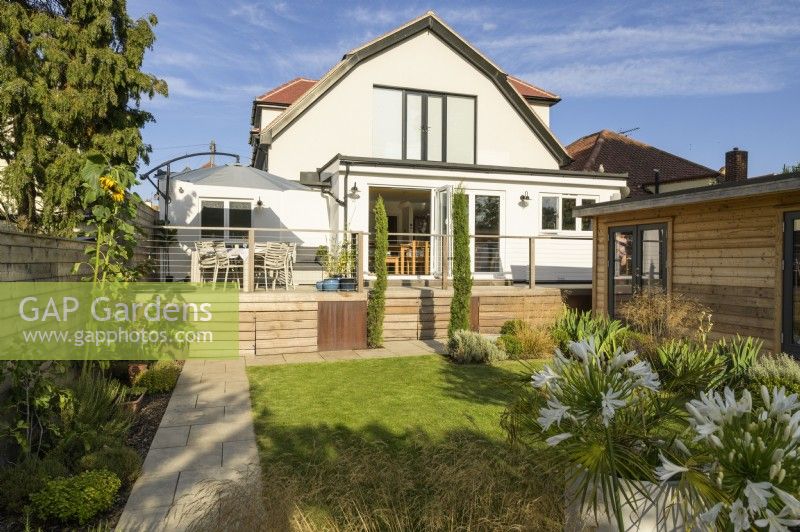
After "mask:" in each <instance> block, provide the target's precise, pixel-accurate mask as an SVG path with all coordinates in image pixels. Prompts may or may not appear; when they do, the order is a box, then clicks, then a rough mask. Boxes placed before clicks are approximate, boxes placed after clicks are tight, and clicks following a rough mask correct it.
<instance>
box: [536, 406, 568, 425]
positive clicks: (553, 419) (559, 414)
mask: <svg viewBox="0 0 800 532" xmlns="http://www.w3.org/2000/svg"><path fill="white" fill-rule="evenodd" d="M568 412H569V407H568V406H565V405H564V404H562V403H561V401H559V400H558V399H548V400H547V406H546V407H544V408H542V409H540V410H539V418H538V419H537V420H536V421H537V422H538V423H539V425H541V426H542V428H543V429H544V430H547V429H549V428H550V427H551V426H552V425H553V423H555V424H556V425H559V424H560V423H561V420H562V419H563V418H564V416H566V415H567V413H568Z"/></svg>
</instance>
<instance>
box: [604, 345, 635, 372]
mask: <svg viewBox="0 0 800 532" xmlns="http://www.w3.org/2000/svg"><path fill="white" fill-rule="evenodd" d="M634 358H636V351H630V352H628V353H623V352H622V349H619V348H618V349H617V351H616V353H614V356H613V357H612V359H611V364H610V367H611V369H612V370H617V369H619V368H621V367H624V366H625V365H626V364H628V362H630V361H631V360H633V359H634ZM639 364H641V362H639ZM637 366H638V364H637Z"/></svg>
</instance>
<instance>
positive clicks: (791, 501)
mask: <svg viewBox="0 0 800 532" xmlns="http://www.w3.org/2000/svg"><path fill="white" fill-rule="evenodd" d="M772 491H774V492H775V495H777V496H778V498H779V499H780V500H781V502H782V503H783V504H784V505H785V506H784V510H785V511H786V512H788V513H789V515H791V516H792V517H800V501H798V500H797V498H796V497H795V496H794V495H792V494H791V493H786V492H785V491H783V490H782V489H780V488H776V487H774V486H773V487H772Z"/></svg>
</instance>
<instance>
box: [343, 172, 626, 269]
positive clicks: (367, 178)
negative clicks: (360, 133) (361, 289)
mask: <svg viewBox="0 0 800 532" xmlns="http://www.w3.org/2000/svg"><path fill="white" fill-rule="evenodd" d="M344 171H345V170H344V168H343V167H342V168H341V169H340V170H339V173H338V174H337V176H335V177H334V182H335V183H336V186H335V187H334V188H335V189H336V190H338V194H339V196H340V197H341V196H342V195H343V194H344V188H343V187H344V184H343V181H344V180H343V176H344ZM348 180H349V186H351V187H352V185H353V183H356V184H357V185H358V189H359V190H360V191H361V194H360V195H361V197H360V198H359V199H357V200H352V199H351V200H350V205H349V212H348V218H349V226H350V230H352V231H364V232H367V231H368V228H369V189H370V187H396V188H404V187H405V188H409V189H416V190H429V191H431V202H432V206H433V207H432V219H433V220H435V219H436V214H437V210H436V209H438V205H436V202H435V199H434V198H435V190H436V189H437V188H440V187H443V186H445V185H452V186H453V187H457V186H459V185H462V186H463V187H464V188H465V190H466V192H467V193H468V194H469V195H470V196H471V199H470V211H472V205H473V204H474V200H472V197H473V196H475V195H497V196H499V197H500V205H501V220H500V234H501V235H506V236H522V237H530V236H536V235H540V234H547V235H552V236H554V237H556V238H552V239H539V240H537V242H536V278H537V280H538V281H567V282H569V281H582V282H588V281H590V280H591V270H592V241H591V237H592V232H591V231H556V232H542V231H541V210H540V207H541V196H542V195H546V194H548V193H551V194H552V193H558V194H561V195H574V196H580V197H587V198H594V199H596V200H597V201H598V202H601V201H609V200H611V198H612V195H613V194H614V193H618V192H619V188H620V186H621V185H620V182H619V180H613V179H595V180H589V179H586V178H576V177H558V176H523V175H514V174H483V173H479V172H465V173H463V174H460V175H459V174H458V173H456V172H450V171H447V172H445V171H426V170H422V169H392V168H379V167H370V168H363V167H351V169H350V174H349V178H348ZM525 192H527V193H528V196H529V197H530V198H531V201H530V202H529V204H528V206H527V207H523V206H522V205H520V196H522V195H523V194H524V193H525ZM343 215H344V211H343V210H342V209H340V210H339V219H338V220H337V222H336V226H337V227H340V228H341V227H342V226H343V225H344V220H343V218H342V217H343ZM470 217H471V221H470V224H472V223H473V220H472V217H473V213H472V212H471V213H470ZM433 220H432V221H433ZM433 229H434V231H432V232H435V227H434V228H433ZM470 232H472V225H471V226H470ZM579 236H582V237H585V239H574V238H569V237H579ZM501 263H502V265H503V273H502V274H500V275H495V274H480V273H477V274H475V277H476V278H478V279H481V278H506V279H510V278H513V279H516V280H521V279H525V278H527V267H528V266H527V264H528V241H527V240H526V239H524V238H520V239H511V238H509V239H503V240H502V241H501Z"/></svg>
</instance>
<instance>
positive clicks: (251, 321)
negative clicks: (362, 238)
mask: <svg viewBox="0 0 800 532" xmlns="http://www.w3.org/2000/svg"><path fill="white" fill-rule="evenodd" d="M451 297H452V291H449V290H441V289H428V288H423V289H406V288H403V289H397V290H389V291H388V292H387V294H386V315H385V318H384V325H383V330H384V339H385V340H387V341H393V340H416V339H420V340H426V339H433V338H446V337H447V325H448V322H449V321H450V300H451ZM562 308H563V303H562V298H561V290H559V289H557V288H535V289H533V290H531V289H527V288H524V289H523V288H510V287H503V288H491V289H478V290H476V293H475V295H473V297H472V299H471V300H470V327H471V328H472V329H473V330H480V332H482V333H490V334H497V333H498V332H499V331H500V327H501V326H502V325H503V323H504V322H506V321H507V320H510V319H514V318H521V319H527V320H530V321H532V322H534V323H537V324H541V325H548V324H550V323H552V321H553V320H554V319H555V317H556V315H557V314H558V313H559V312H560V311H561V309H562ZM366 309H367V299H366V293H360V294H359V293H343V294H337V293H320V292H269V293H264V292H253V293H249V294H242V295H241V299H240V303H239V334H240V336H239V351H240V353H241V354H244V355H253V354H255V355H282V354H288V353H313V352H316V351H332V350H337V349H363V348H366V313H367V310H366Z"/></svg>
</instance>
